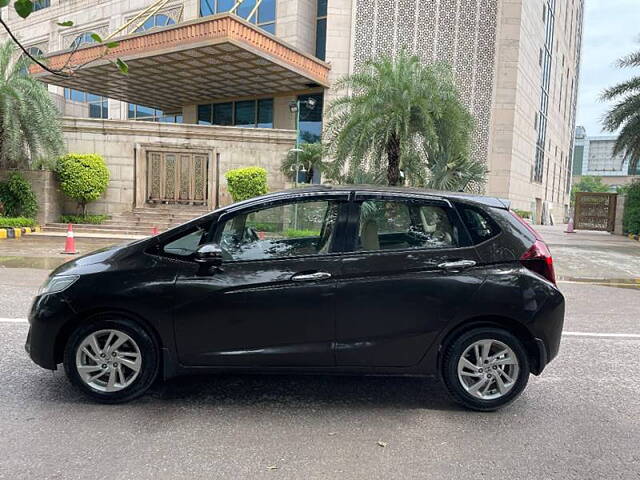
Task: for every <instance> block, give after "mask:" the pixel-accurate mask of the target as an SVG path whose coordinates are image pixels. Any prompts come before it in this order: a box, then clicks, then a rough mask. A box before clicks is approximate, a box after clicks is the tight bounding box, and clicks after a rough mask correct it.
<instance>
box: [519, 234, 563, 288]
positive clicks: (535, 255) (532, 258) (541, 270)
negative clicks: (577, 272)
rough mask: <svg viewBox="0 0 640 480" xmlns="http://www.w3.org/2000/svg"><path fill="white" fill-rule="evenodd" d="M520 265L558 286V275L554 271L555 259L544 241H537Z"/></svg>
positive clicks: (521, 258)
mask: <svg viewBox="0 0 640 480" xmlns="http://www.w3.org/2000/svg"><path fill="white" fill-rule="evenodd" d="M520 263H522V265H524V266H525V268H528V269H529V270H531V271H532V272H535V273H537V274H538V275H541V276H543V277H544V278H546V279H547V280H549V281H550V282H551V283H553V284H554V285H555V284H556V274H555V271H554V270H553V258H552V257H551V252H549V247H547V244H546V243H544V242H543V241H542V240H536V242H535V243H534V244H533V245H531V248H529V250H527V251H526V252H524V254H523V255H522V256H521V257H520Z"/></svg>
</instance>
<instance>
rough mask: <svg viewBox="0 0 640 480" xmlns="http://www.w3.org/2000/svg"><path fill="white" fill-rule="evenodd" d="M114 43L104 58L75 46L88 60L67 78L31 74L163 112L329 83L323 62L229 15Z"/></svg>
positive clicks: (55, 59) (55, 58)
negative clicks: (119, 64)
mask: <svg viewBox="0 0 640 480" xmlns="http://www.w3.org/2000/svg"><path fill="white" fill-rule="evenodd" d="M114 40H117V41H119V45H118V46H117V47H115V48H112V49H109V50H108V51H107V55H104V54H105V49H106V47H104V46H103V45H99V44H92V45H88V46H86V47H81V48H79V49H78V50H77V51H76V52H75V53H74V54H73V57H72V59H71V65H84V64H86V63H87V62H91V63H89V64H87V65H85V66H82V67H79V68H78V69H77V70H76V71H75V72H74V73H73V74H72V75H71V76H69V77H63V76H59V75H54V74H51V73H49V72H47V71H46V70H44V69H42V68H41V67H40V66H38V65H33V66H32V67H31V68H30V72H31V73H32V74H33V75H35V76H36V77H37V78H38V79H40V80H41V81H43V82H46V83H50V84H52V85H58V86H62V87H69V88H75V89H78V90H84V91H87V92H90V93H93V94H96V95H103V96H105V97H110V98H114V99H117V100H122V101H124V102H129V103H135V104H140V105H145V106H149V107H154V108H158V109H160V110H163V111H165V112H171V111H179V110H181V108H182V107H183V106H184V105H193V104H198V103H211V102H212V101H215V100H224V99H228V98H238V97H254V96H260V95H277V94H279V93H283V94H284V93H291V92H297V91H301V90H308V89H309V88H314V87H317V86H323V87H327V86H328V75H329V66H328V64H326V63H325V62H323V61H321V60H319V59H317V58H315V57H313V56H310V55H306V54H304V53H300V52H299V51H297V50H296V49H294V48H293V47H291V46H289V45H288V44H286V43H284V42H282V41H280V40H278V39H277V38H276V37H274V36H272V35H269V34H267V33H265V32H264V31H262V30H260V29H258V28H257V27H255V26H253V25H251V24H250V23H248V22H246V21H244V20H242V19H241V18H239V17H237V16H235V15H232V14H223V15H216V16H214V17H207V18H206V19H199V20H196V21H191V22H185V23H181V24H178V25H176V26H171V27H167V28H163V29H161V30H157V31H152V32H145V33H140V34H133V35H127V36H125V37H121V38H118V39H114ZM70 55H71V51H70V50H65V51H62V52H56V53H52V54H50V55H48V56H47V61H48V66H49V67H51V68H52V69H60V68H62V67H64V66H65V64H66V63H67V62H68V61H69V60H68V59H69V56H70ZM116 58H122V59H123V60H124V61H125V62H127V64H128V65H129V73H128V74H127V75H124V74H122V73H120V72H119V71H118V69H117V68H116V67H115V66H114V65H113V64H112V62H113V61H115V59H116Z"/></svg>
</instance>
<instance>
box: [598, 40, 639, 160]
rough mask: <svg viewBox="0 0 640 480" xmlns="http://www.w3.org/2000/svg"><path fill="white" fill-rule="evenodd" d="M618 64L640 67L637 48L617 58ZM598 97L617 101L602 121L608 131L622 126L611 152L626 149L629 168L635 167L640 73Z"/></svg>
mask: <svg viewBox="0 0 640 480" xmlns="http://www.w3.org/2000/svg"><path fill="white" fill-rule="evenodd" d="M617 66H618V68H628V67H631V68H633V67H640V50H638V51H637V52H634V53H631V54H629V55H627V56H626V57H622V58H621V59H619V60H618V62H617ZM601 98H602V100H604V101H617V102H618V103H616V104H615V105H614V106H613V107H612V108H611V109H610V110H609V112H608V113H607V114H606V116H605V117H604V119H603V125H604V128H605V130H608V131H610V132H615V131H617V130H618V129H619V128H621V127H622V129H621V130H620V134H619V135H618V140H617V141H616V144H615V147H614V149H613V154H614V155H617V154H619V153H625V154H626V155H627V156H628V157H629V171H630V172H632V171H635V170H636V168H637V167H638V159H640V76H635V77H632V78H631V79H629V80H627V81H625V82H622V83H619V84H618V85H615V86H613V87H611V88H608V89H606V90H605V91H604V92H603V93H602V97H601Z"/></svg>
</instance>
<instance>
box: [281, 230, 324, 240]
mask: <svg viewBox="0 0 640 480" xmlns="http://www.w3.org/2000/svg"><path fill="white" fill-rule="evenodd" d="M284 236H285V237H287V238H306V237H319V236H320V230H299V229H298V230H296V229H294V228H289V229H287V230H285V232H284Z"/></svg>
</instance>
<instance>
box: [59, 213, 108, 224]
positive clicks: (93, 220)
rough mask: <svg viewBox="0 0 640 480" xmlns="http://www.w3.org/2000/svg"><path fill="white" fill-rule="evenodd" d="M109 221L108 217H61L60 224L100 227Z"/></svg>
mask: <svg viewBox="0 0 640 480" xmlns="http://www.w3.org/2000/svg"><path fill="white" fill-rule="evenodd" d="M108 219H109V217H108V216H107V215H85V216H82V215H62V216H61V217H60V223H79V224H90V225H100V224H101V223H103V222H104V221H105V220H108Z"/></svg>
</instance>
